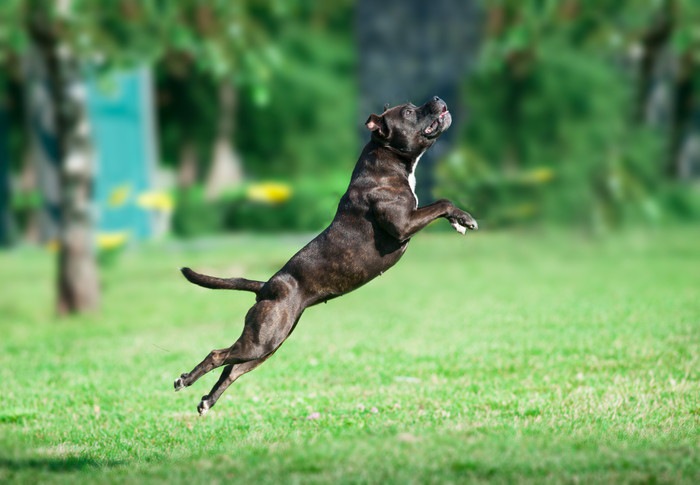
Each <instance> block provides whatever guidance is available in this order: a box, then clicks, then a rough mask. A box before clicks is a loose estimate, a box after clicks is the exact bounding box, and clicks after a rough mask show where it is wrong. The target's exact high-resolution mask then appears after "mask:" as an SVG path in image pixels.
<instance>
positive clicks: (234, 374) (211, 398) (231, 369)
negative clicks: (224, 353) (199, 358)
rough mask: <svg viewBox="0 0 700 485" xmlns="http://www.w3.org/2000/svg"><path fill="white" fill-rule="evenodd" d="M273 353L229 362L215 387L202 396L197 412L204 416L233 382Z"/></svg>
mask: <svg viewBox="0 0 700 485" xmlns="http://www.w3.org/2000/svg"><path fill="white" fill-rule="evenodd" d="M272 354H274V352H272V353H271V354H268V355H267V356H265V357H263V358H262V359H257V360H251V361H248V362H244V363H242V364H235V365H234V364H229V365H227V366H226V367H224V370H223V371H222V372H221V376H220V377H219V380H218V381H217V382H216V384H214V387H212V388H211V391H209V394H207V395H206V396H202V400H201V401H200V402H199V404H198V405H197V412H198V413H199V415H200V416H204V415H205V414H206V412H207V411H209V410H210V409H211V408H212V407H214V404H216V401H218V400H219V398H220V397H221V395H222V394H223V393H224V391H225V390H226V389H228V387H229V386H230V385H231V384H233V383H234V382H235V381H236V379H238V378H239V377H241V376H242V375H243V374H246V373H248V372H250V371H252V370H253V369H255V368H256V367H257V366H259V365H260V364H262V363H263V362H265V361H266V360H267V359H269V358H270V357H271V356H272Z"/></svg>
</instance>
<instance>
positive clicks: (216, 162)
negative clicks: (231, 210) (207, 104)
mask: <svg viewBox="0 0 700 485" xmlns="http://www.w3.org/2000/svg"><path fill="white" fill-rule="evenodd" d="M235 116H236V92H235V89H234V87H233V85H232V84H231V83H230V82H228V81H222V82H221V84H220V85H219V118H218V120H217V127H216V140H215V141H214V150H213V154H212V162H211V167H210V169H209V175H208V177H207V181H206V188H205V194H206V196H207V198H208V199H210V200H211V199H215V198H216V197H218V196H219V195H221V193H222V192H223V191H224V190H226V189H227V188H230V187H235V186H236V185H238V184H240V183H241V181H242V180H243V171H242V170H241V160H240V157H239V156H238V154H237V153H236V151H235V150H234V148H233V145H232V144H231V136H232V135H233V130H234V120H235Z"/></svg>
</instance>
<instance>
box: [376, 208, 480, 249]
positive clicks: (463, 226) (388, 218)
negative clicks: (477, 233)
mask: <svg viewBox="0 0 700 485" xmlns="http://www.w3.org/2000/svg"><path fill="white" fill-rule="evenodd" d="M372 210H373V212H374V216H375V218H376V220H377V221H378V223H379V224H380V225H381V227H382V228H383V229H384V230H385V231H387V232H388V233H389V234H391V235H392V236H394V237H395V238H397V239H398V240H399V241H405V240H407V239H410V238H411V237H412V236H413V235H414V234H416V233H417V232H418V231H420V230H421V229H423V228H424V227H425V226H427V225H428V224H430V223H431V222H433V221H434V220H435V219H439V218H441V217H444V218H446V219H447V220H448V221H450V224H451V225H452V227H454V228H455V229H456V230H457V231H458V232H460V233H461V234H464V233H465V232H466V230H467V229H471V230H475V229H477V228H478V227H479V226H478V224H477V223H476V220H475V219H474V218H473V217H472V216H471V214H469V213H468V212H465V211H463V210H461V209H458V208H457V207H456V206H455V205H454V204H453V203H452V202H450V201H449V200H446V199H441V200H438V201H437V202H433V203H432V204H429V205H426V206H424V207H420V208H418V209H413V208H410V207H408V206H407V205H406V204H403V203H401V201H400V200H398V201H397V200H383V199H380V200H377V201H376V202H375V203H374V204H373V206H372Z"/></svg>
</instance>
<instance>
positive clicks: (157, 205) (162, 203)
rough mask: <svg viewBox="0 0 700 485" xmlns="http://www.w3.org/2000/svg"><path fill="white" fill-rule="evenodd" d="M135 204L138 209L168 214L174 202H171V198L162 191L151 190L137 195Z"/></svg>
mask: <svg viewBox="0 0 700 485" xmlns="http://www.w3.org/2000/svg"><path fill="white" fill-rule="evenodd" d="M136 203H137V204H138V205H139V207H142V208H144V209H151V210H159V211H163V212H170V211H172V210H173V207H175V201H173V198H172V196H171V195H170V194H169V193H167V192H163V191H156V190H153V191H151V192H144V193H143V194H141V195H139V197H138V199H137V200H136Z"/></svg>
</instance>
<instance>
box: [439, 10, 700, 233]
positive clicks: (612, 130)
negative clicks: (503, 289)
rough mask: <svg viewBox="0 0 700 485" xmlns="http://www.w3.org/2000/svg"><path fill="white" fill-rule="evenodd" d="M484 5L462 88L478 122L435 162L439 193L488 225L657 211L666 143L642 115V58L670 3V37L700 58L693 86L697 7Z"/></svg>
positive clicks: (678, 49) (678, 50) (598, 222)
mask: <svg viewBox="0 0 700 485" xmlns="http://www.w3.org/2000/svg"><path fill="white" fill-rule="evenodd" d="M485 6H486V18H487V23H486V28H485V34H484V40H483V45H482V46H481V50H480V54H479V58H478V60H477V63H476V65H475V68H474V71H473V73H472V75H471V76H469V77H468V78H467V79H466V82H465V90H464V93H465V98H466V101H467V105H468V108H469V112H470V118H471V122H470V123H469V124H468V126H467V127H466V128H465V130H464V133H463V138H462V141H463V143H461V145H460V146H459V148H458V149H457V150H455V151H454V152H453V153H452V154H451V155H450V156H448V157H447V158H446V160H444V163H442V164H441V165H440V166H439V168H438V183H437V187H438V191H439V194H438V195H440V196H446V197H450V198H453V199H455V200H456V201H457V202H458V203H461V204H463V205H465V206H466V207H469V208H471V209H473V210H474V212H475V214H477V215H478V216H480V219H483V220H485V221H486V222H487V224H491V225H497V224H510V223H515V222H524V221H533V220H548V221H555V222H562V223H567V224H571V223H576V224H581V223H583V224H586V225H589V226H592V227H598V228H600V227H609V226H614V225H618V224H620V223H622V222H624V221H628V220H635V219H636V220H640V219H643V220H647V221H649V220H652V221H654V220H656V219H658V217H659V215H660V212H661V207H660V204H662V203H663V198H662V197H660V196H659V194H660V190H661V189H662V187H663V186H664V185H665V184H666V183H667V182H666V181H665V179H664V177H663V175H664V170H665V165H666V159H667V157H668V156H669V152H668V149H669V141H668V139H666V138H665V134H664V133H663V132H661V131H659V130H655V129H653V128H651V127H649V126H648V125H647V124H645V123H643V122H641V121H640V120H639V119H638V117H636V114H637V113H638V112H639V111H640V110H641V109H642V107H641V106H639V104H640V103H643V102H644V99H643V98H644V89H643V86H640V84H641V82H642V81H643V79H642V76H641V75H640V72H639V71H640V66H639V63H640V61H639V59H636V58H635V56H637V57H638V56H639V55H640V54H639V51H640V49H644V48H645V47H646V46H644V45H642V43H643V42H644V36H645V32H647V31H648V29H651V28H653V25H654V22H656V21H657V20H658V18H659V16H660V15H663V14H664V10H663V9H665V8H670V7H673V8H674V9H675V10H674V19H675V23H674V24H673V32H672V37H671V42H670V43H671V46H672V49H674V54H675V55H676V56H679V57H683V58H687V59H689V60H690V61H689V62H690V63H691V64H692V65H693V66H695V68H696V69H695V71H694V74H693V76H694V78H695V79H694V82H695V83H696V85H697V82H698V80H699V79H700V76H698V72H697V67H698V65H700V57H699V56H698V47H699V46H700V27H699V26H700V24H699V23H697V20H698V19H700V16H699V15H698V14H700V4H697V3H694V2H690V1H677V2H674V1H668V2H664V1H647V2H637V3H634V4H630V3H627V2H616V1H604V0H601V1H596V2H582V1H573V0H571V1H569V0H567V1H537V0H530V1H518V2H515V1H498V2H486V3H485ZM693 19H694V20H693ZM698 92H700V91H698V90H696V91H695V97H694V98H693V99H692V102H694V103H695V105H694V106H695V107H696V109H697V106H698V105H697V103H698V100H697V93H698ZM640 93H641V95H640ZM538 172H539V173H540V174H542V173H547V174H550V175H548V176H547V177H544V178H542V177H537V176H534V175H535V174H537V173H538Z"/></svg>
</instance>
